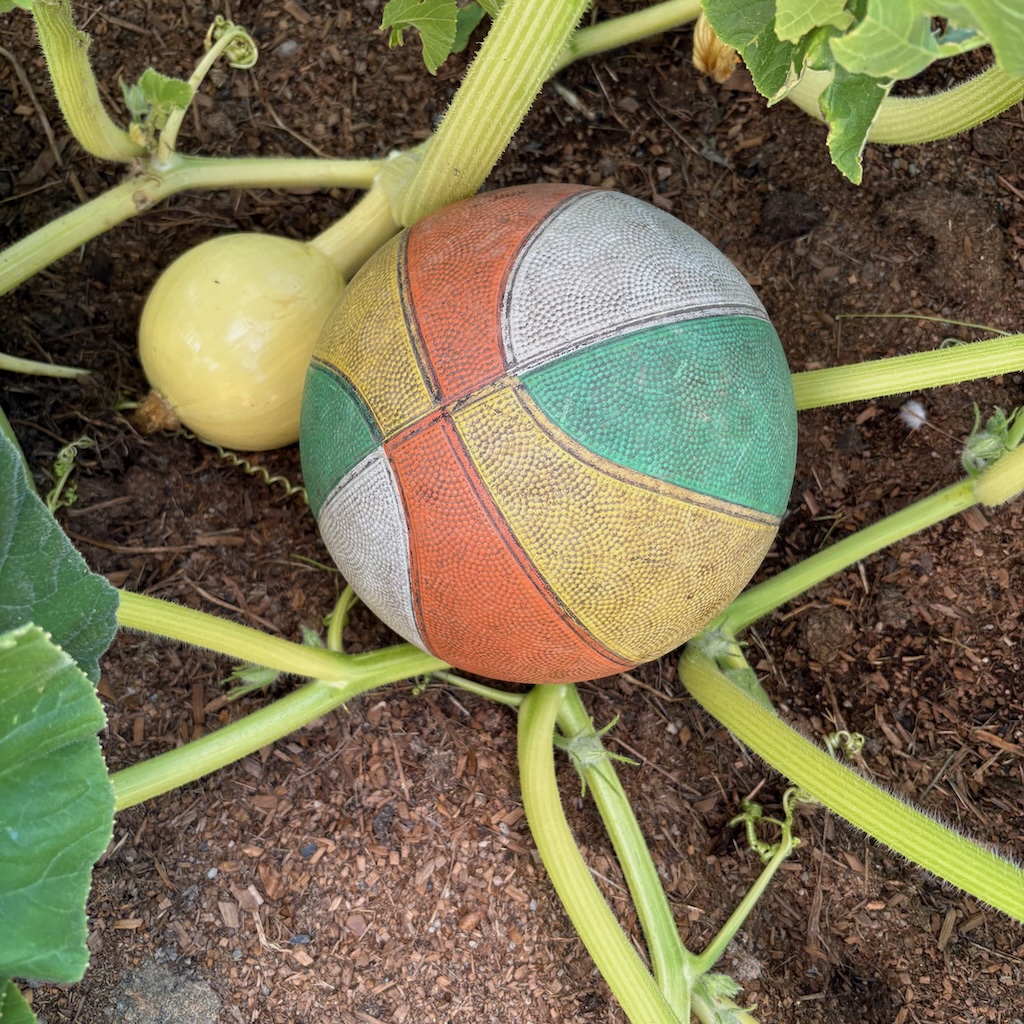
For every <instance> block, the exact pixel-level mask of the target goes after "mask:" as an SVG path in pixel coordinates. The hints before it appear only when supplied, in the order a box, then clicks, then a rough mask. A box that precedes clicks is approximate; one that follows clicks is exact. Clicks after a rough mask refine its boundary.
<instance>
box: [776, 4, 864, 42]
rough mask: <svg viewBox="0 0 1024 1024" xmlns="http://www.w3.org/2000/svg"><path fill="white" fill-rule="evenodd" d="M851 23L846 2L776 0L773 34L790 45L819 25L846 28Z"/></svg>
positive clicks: (851, 18)
mask: <svg viewBox="0 0 1024 1024" xmlns="http://www.w3.org/2000/svg"><path fill="white" fill-rule="evenodd" d="M852 21H853V15H852V14H851V13H850V12H849V11H848V10H847V9H846V0H777V4H776V8H775V34H776V35H777V36H778V37H779V38H780V39H785V40H787V41H788V42H791V43H797V42H799V41H800V40H801V39H802V38H803V37H804V36H805V35H806V34H807V33H808V32H810V31H811V30H812V29H815V28H817V27H818V26H819V25H835V26H836V28H846V27H847V25H849V24H850V23H851V22H852Z"/></svg>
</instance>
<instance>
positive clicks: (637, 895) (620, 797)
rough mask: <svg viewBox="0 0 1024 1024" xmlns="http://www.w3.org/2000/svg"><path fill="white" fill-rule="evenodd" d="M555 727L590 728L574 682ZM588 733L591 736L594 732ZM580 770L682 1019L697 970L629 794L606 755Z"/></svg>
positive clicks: (576, 731) (658, 973)
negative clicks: (679, 928)
mask: <svg viewBox="0 0 1024 1024" xmlns="http://www.w3.org/2000/svg"><path fill="white" fill-rule="evenodd" d="M558 727H559V729H560V730H561V732H562V735H563V736H565V737H566V738H567V739H571V738H572V737H573V736H579V735H583V734H586V733H589V732H592V730H593V723H592V722H591V719H590V716H589V715H588V714H587V711H586V708H585V707H584V706H583V701H582V700H581V699H580V695H579V691H578V690H577V689H576V687H575V686H570V687H568V688H567V689H566V691H565V698H564V700H563V701H562V704H561V707H560V708H559V711H558ZM593 739H594V740H597V738H596V737H593ZM597 742H600V740H597ZM581 772H582V775H583V779H584V782H585V783H586V786H587V789H588V791H589V792H590V794H591V795H592V796H593V798H594V803H595V804H596V805H597V809H598V811H599V812H600V815H601V820H602V821H603V822H604V825H605V828H606V829H607V831H608V836H609V838H610V839H611V841H612V846H613V847H614V849H615V856H616V857H617V858H618V861H619V865H620V866H621V868H622V873H623V875H624V877H625V879H626V884H627V885H628V887H629V892H630V895H631V896H632V898H633V905H634V906H635V907H636V912H637V917H639V919H640V927H641V928H643V932H644V938H645V939H646V940H647V950H648V953H649V954H650V957H651V966H652V968H653V970H654V977H655V980H656V981H657V983H658V987H659V988H660V989H661V993H662V995H663V996H664V997H665V999H666V1000H667V1002H668V1004H669V1005H670V1006H671V1007H672V1009H673V1010H675V1012H676V1014H677V1015H678V1016H679V1019H680V1020H683V1021H687V1020H689V1007H690V986H689V982H690V981H691V980H692V979H693V978H694V977H695V976H696V975H697V974H700V973H702V972H700V971H697V970H694V962H693V957H692V956H691V954H690V952H689V950H687V949H686V947H685V946H683V944H682V942H681V941H680V939H679V932H678V931H677V930H676V923H675V919H674V918H673V916H672V909H671V907H670V906H669V904H668V900H667V899H666V897H665V890H664V889H663V888H662V884H661V879H660V878H659V877H658V869H657V868H656V867H655V866H654V861H653V860H652V859H651V854H650V851H649V850H648V848H647V842H646V840H645V839H644V835H643V832H641V830H640V825H639V824H638V823H637V820H636V815H634V814H633V808H632V807H631V806H630V802H629V797H628V796H627V795H626V791H625V790H624V789H623V788H622V783H621V782H619V777H618V775H617V774H616V772H615V767H614V764H613V762H612V760H611V759H610V758H605V759H604V760H603V761H601V762H600V763H599V764H595V765H583V766H581Z"/></svg>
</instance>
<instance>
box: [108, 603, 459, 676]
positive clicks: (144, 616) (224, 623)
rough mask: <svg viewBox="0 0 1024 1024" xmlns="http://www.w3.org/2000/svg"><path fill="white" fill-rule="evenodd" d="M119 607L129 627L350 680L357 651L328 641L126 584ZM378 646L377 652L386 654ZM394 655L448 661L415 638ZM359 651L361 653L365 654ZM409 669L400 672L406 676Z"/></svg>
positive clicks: (285, 668)
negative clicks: (300, 640)
mask: <svg viewBox="0 0 1024 1024" xmlns="http://www.w3.org/2000/svg"><path fill="white" fill-rule="evenodd" d="M119 593H120V598H121V600H120V604H119V606H118V609H117V622H118V625H119V626H121V627H122V628H123V629H137V630H141V631H143V632H146V633H153V634H155V635H156V636H162V637H166V638H167V639H170V640H180V641H181V642H182V643H186V644H191V645H192V646H194V647H203V648H205V649H206V650H209V651H217V652H218V653H220V654H226V655H227V656H228V657H229V658H237V659H238V660H240V661H246V662H251V663H252V664H254V665H265V666H266V667H267V668H273V669H277V670H278V671H279V672H288V673H290V674H292V675H297V676H309V677H311V678H314V679H320V680H323V681H324V682H338V683H339V684H348V683H350V682H351V681H352V680H353V678H355V676H353V674H352V673H353V666H354V665H357V664H358V659H357V656H356V655H347V654H336V653H335V652H334V651H329V650H327V649H326V648H324V647H307V646H306V645H305V644H296V643H292V642H291V641H290V640H283V639H281V638H280V637H276V636H272V635H271V634H269V633H263V632H261V631H260V630H258V629H251V628H250V627H249V626H242V625H240V624H239V623H237V622H229V621H228V620H227V619H222V618H220V617H219V616H216V615H209V614H207V613H206V612H199V611H195V610H194V609H192V608H185V607H184V606H183V605H178V604H174V603H172V602H171V601H163V600H161V599H160V598H156V597H147V596H146V595H145V594H134V593H132V592H131V591H130V590H122V591H120V592H119ZM384 653H385V652H382V651H376V652H374V654H378V655H383V654H384ZM387 653H388V654H389V656H390V657H392V658H394V659H395V660H396V662H397V661H399V660H401V661H402V663H403V664H406V663H408V664H410V665H412V666H413V668H412V670H411V671H409V672H408V673H406V675H420V674H424V673H427V672H435V671H437V670H438V669H445V668H447V667H448V666H447V665H446V664H445V663H444V662H443V661H441V660H440V659H438V658H435V657H433V656H431V655H429V654H425V653H424V652H423V651H421V650H420V649H419V648H418V647H413V645H412V644H399V645H398V646H396V647H392V648H389V649H388V652H387ZM365 657H366V656H365V655H359V656H358V658H365ZM404 677H405V676H404V675H399V676H397V677H396V678H398V679H402V678H404Z"/></svg>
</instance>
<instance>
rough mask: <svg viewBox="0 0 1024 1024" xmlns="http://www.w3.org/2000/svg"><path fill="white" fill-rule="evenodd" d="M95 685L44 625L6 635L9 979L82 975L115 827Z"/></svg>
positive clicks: (3, 874) (0, 963) (2, 641)
mask: <svg viewBox="0 0 1024 1024" xmlns="http://www.w3.org/2000/svg"><path fill="white" fill-rule="evenodd" d="M105 724H106V718H105V716H104V714H103V708H102V706H101V705H100V702H99V699H98V698H97V697H96V693H95V691H94V689H93V686H92V683H91V682H90V681H89V680H88V679H87V678H86V677H85V675H84V674H83V673H82V671H81V669H79V667H78V666H77V665H76V664H75V663H74V662H73V661H72V660H71V659H70V658H69V657H68V655H67V654H65V653H64V652H63V651H62V650H61V649H60V648H59V647H56V646H54V644H53V643H51V641H50V639H49V638H48V636H47V635H46V633H45V632H44V631H43V630H42V629H40V628H39V627H38V626H34V625H28V626H22V627H20V628H18V629H14V630H11V631H9V632H6V633H3V634H0V922H3V927H2V928H0V977H3V978H12V977H19V978H38V979H42V980H46V981H55V982H74V981H78V980H80V979H81V977H82V975H83V974H84V973H85V968H86V965H87V963H88V961H89V951H88V949H87V948H86V944H85V942H86V917H85V901H86V897H87V896H88V894H89V881H90V875H91V871H92V865H93V864H95V862H96V861H97V860H98V859H99V857H100V855H101V854H102V853H103V851H104V850H105V849H106V848H107V844H108V843H109V842H110V839H111V836H112V835H113V822H114V789H113V786H112V785H111V784H110V780H109V778H108V776H107V770H106V766H105V764H104V763H103V755H102V754H101V753H100V747H99V742H98V741H97V738H96V733H97V732H98V731H99V730H100V729H102V728H103V727H104V725H105Z"/></svg>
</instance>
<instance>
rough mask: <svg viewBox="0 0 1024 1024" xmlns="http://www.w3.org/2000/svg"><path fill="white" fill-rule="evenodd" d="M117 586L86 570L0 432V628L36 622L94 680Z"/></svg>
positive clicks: (113, 624)
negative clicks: (114, 586)
mask: <svg viewBox="0 0 1024 1024" xmlns="http://www.w3.org/2000/svg"><path fill="white" fill-rule="evenodd" d="M117 601H118V598H117V591H116V590H115V589H114V588H113V587H112V586H110V584H109V583H107V581H106V580H105V579H104V578H103V577H102V576H97V575H96V574H95V573H92V572H90V571H89V569H88V567H87V566H86V564H85V561H84V559H83V558H82V556H81V555H80V554H79V553H78V552H77V551H76V550H75V549H74V548H73V547H72V545H71V542H70V541H69V540H68V538H67V536H66V535H65V534H64V531H63V530H61V528H60V526H58V525H57V521H56V520H55V519H54V518H53V516H52V515H51V514H50V512H49V510H48V509H47V508H46V506H45V505H44V504H43V503H42V501H40V499H39V497H38V495H37V494H36V493H35V491H34V490H33V489H32V487H31V485H30V484H29V482H28V479H27V478H26V476H25V469H24V465H23V463H22V460H21V455H20V452H19V451H18V449H17V448H15V446H14V445H13V444H12V443H11V442H10V441H9V440H8V439H7V438H6V437H5V436H3V434H2V433H0V632H4V631H6V630H9V629H13V628H15V627H16V626H21V625H24V624H25V623H27V622H35V623H36V624H38V625H40V626H42V627H43V628H44V629H45V630H46V631H47V632H48V633H49V634H50V635H51V636H52V637H53V641H54V643H56V644H58V645H59V646H60V647H62V648H63V649H64V650H65V651H67V652H68V654H69V655H71V657H72V658H74V660H75V661H76V662H78V665H79V666H80V667H81V669H82V671H83V672H85V674H86V675H87V676H88V677H89V678H90V679H91V680H92V681H93V682H96V681H97V680H98V679H99V674H100V669H99V657H100V655H101V654H102V653H103V652H104V651H105V650H106V649H107V647H109V646H110V641H111V640H112V639H113V636H114V631H115V629H116V628H117V621H116V612H117Z"/></svg>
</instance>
